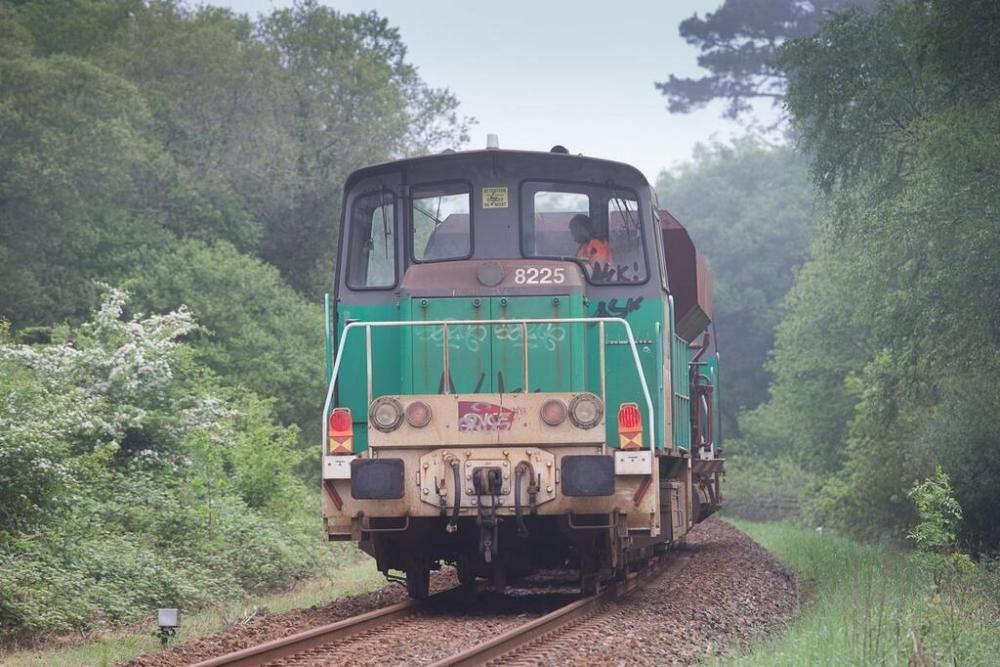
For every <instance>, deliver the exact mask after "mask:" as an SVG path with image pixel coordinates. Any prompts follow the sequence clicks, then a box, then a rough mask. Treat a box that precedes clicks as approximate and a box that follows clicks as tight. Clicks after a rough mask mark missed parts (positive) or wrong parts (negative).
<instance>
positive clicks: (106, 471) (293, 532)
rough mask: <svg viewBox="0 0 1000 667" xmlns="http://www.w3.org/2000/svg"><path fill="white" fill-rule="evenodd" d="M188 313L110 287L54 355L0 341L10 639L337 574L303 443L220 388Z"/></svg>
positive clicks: (0, 470)
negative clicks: (133, 305)
mask: <svg viewBox="0 0 1000 667" xmlns="http://www.w3.org/2000/svg"><path fill="white" fill-rule="evenodd" d="M196 329H197V324H196V322H195V319H194V317H193V315H192V314H191V313H190V312H188V310H187V309H185V308H180V309H177V310H175V311H173V312H170V313H167V314H164V315H142V314H128V312H127V295H126V294H125V293H123V292H121V291H118V290H114V289H108V290H107V294H106V297H105V299H104V301H103V303H102V305H101V306H100V308H99V309H98V310H97V311H96V312H95V313H94V314H93V316H92V318H91V319H90V321H88V322H87V323H85V324H83V325H81V326H80V327H78V328H75V329H70V328H64V329H62V330H60V331H58V332H57V335H56V336H55V340H54V342H52V343H50V344H45V345H34V346H27V345H18V344H14V343H13V342H12V341H11V340H10V336H9V334H7V332H6V331H5V330H0V638H2V637H3V636H4V635H7V636H9V635H12V634H17V633H22V632H25V631H33V630H46V631H50V630H71V629H72V630H78V629H84V628H87V627H90V626H93V625H95V624H100V623H104V622H109V621H110V622H127V621H131V620H133V619H134V618H136V617H137V616H141V615H143V614H146V613H149V611H150V610H151V609H154V608H155V607H157V606H165V605H166V606H174V605H178V606H182V607H185V608H188V609H190V608H191V607H193V606H197V605H199V604H202V603H208V602H210V601H212V600H215V599H218V598H220V597H227V596H238V595H240V594H243V593H245V592H247V591H252V590H259V589H266V588H270V587H275V586H279V585H285V584H288V583H289V582H291V581H293V580H295V579H298V578H302V577H306V576H311V575H313V574H315V573H316V572H318V571H320V570H322V569H325V568H326V567H328V566H330V564H331V554H332V551H331V550H330V549H329V547H327V546H326V545H324V544H323V543H322V541H321V540H320V539H319V537H320V535H319V523H318V520H317V519H316V518H315V517H316V516H317V515H318V502H317V501H316V500H315V495H311V494H309V493H307V492H306V490H305V488H304V485H303V484H302V482H301V481H300V480H299V479H298V478H297V477H296V475H295V474H294V470H295V466H296V465H297V464H298V463H299V462H300V460H301V456H302V455H301V453H300V451H299V450H297V449H296V448H295V443H296V440H297V434H298V431H297V429H295V428H294V427H291V428H288V427H283V426H281V425H279V424H277V423H276V422H275V421H274V419H273V417H272V404H273V401H272V400H270V399H262V398H260V397H258V396H256V395H255V394H253V393H250V392H247V391H245V390H242V389H235V388H231V387H224V386H222V385H220V384H219V382H218V380H217V379H216V378H215V377H214V375H213V374H212V373H211V372H210V371H208V370H206V369H205V368H203V367H201V366H200V365H199V364H198V363H197V361H196V358H195V356H194V355H193V354H192V353H191V351H190V349H189V347H188V344H187V343H185V336H187V335H189V334H191V333H192V332H194V331H195V330H196Z"/></svg>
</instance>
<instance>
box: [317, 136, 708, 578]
mask: <svg viewBox="0 0 1000 667" xmlns="http://www.w3.org/2000/svg"><path fill="white" fill-rule="evenodd" d="M339 249H340V250H339V261H338V262H337V275H336V284H335V298H334V300H333V303H334V307H333V308H331V304H330V299H329V297H328V298H327V319H326V322H327V337H326V341H327V353H326V356H327V381H328V391H327V395H326V401H325V405H324V411H323V426H324V433H325V436H326V437H325V442H324V451H323V462H322V465H323V475H322V477H323V489H324V494H323V517H324V526H325V530H326V533H327V535H328V537H329V539H331V540H352V541H355V542H357V543H358V544H359V545H360V547H361V548H362V549H363V550H364V551H366V552H367V553H369V554H371V555H372V556H373V557H374V558H375V559H376V560H377V564H378V568H379V569H380V570H381V571H382V572H385V573H386V575H387V576H389V573H390V571H391V570H397V571H401V572H404V573H405V575H406V582H407V588H408V591H409V593H410V595H411V596H413V597H423V596H426V595H427V591H428V583H429V573H430V571H431V570H432V569H434V568H436V567H439V566H440V564H442V563H452V564H455V565H456V566H457V569H458V573H459V578H460V579H461V580H462V581H463V582H465V583H468V582H471V581H473V580H474V579H475V578H477V577H486V578H489V579H490V580H491V581H492V582H493V585H494V586H498V587H502V586H503V585H504V583H505V582H506V581H508V580H511V579H514V578H517V577H521V576H523V575H525V574H528V573H530V572H532V571H534V570H537V569H539V568H547V567H561V566H565V565H566V564H567V563H569V564H571V565H572V566H573V567H576V568H578V569H579V571H580V576H581V582H582V586H583V587H584V588H585V589H593V588H595V587H596V586H597V585H598V584H599V582H600V581H601V580H602V579H605V578H608V577H613V576H623V575H624V574H625V573H626V572H627V571H628V569H629V568H630V567H632V566H633V565H634V564H636V563H639V562H641V561H642V560H643V559H645V558H647V557H648V556H649V555H650V554H652V553H653V552H655V551H657V550H662V549H666V548H668V547H669V545H670V544H671V543H674V542H676V541H678V540H680V539H682V538H683V536H684V535H685V533H686V532H687V531H688V530H689V529H690V528H691V526H692V525H693V524H694V523H695V522H697V521H699V520H701V519H702V518H704V517H705V516H707V515H708V514H710V513H711V512H712V511H714V510H715V509H716V508H718V506H719V504H720V502H721V495H720V489H719V477H720V475H721V473H722V471H723V459H722V456H721V449H720V447H719V442H718V433H719V428H718V415H719V410H718V404H719V400H720V396H719V391H718V385H719V382H718V379H719V355H718V354H717V352H716V350H715V343H714V340H715V337H714V336H713V335H712V333H713V332H712V327H713V325H712V321H711V281H710V278H709V274H708V272H707V270H706V269H705V266H704V264H703V263H702V261H701V258H700V257H699V255H698V253H697V251H696V250H695V248H694V245H693V244H692V243H691V240H690V238H689V237H688V235H687V232H686V231H685V230H684V229H683V227H682V226H681V225H680V224H679V223H678V222H677V221H676V220H675V219H674V218H673V217H672V216H670V214H669V213H667V212H666V211H663V210H660V209H659V208H658V204H657V201H656V193H655V191H654V190H653V188H652V187H650V185H649V183H648V182H647V181H646V179H645V178H644V177H643V176H642V174H641V173H640V172H639V171H638V170H636V169H635V168H633V167H630V166H628V165H625V164H621V163H617V162H610V161H606V160H599V159H593V158H589V157H582V156H573V155H569V154H568V153H567V152H566V151H565V149H562V148H561V147H556V148H554V149H553V150H552V151H550V152H548V153H541V152H527V151H507V150H499V149H486V150H479V151H468V152H457V153H456V152H445V153H442V154H438V155H431V156H426V157H419V158H412V159H406V160H399V161H396V162H390V163H386V164H381V165H376V166H372V167H367V168H364V169H361V170H359V171H356V172H354V173H353V174H352V175H351V176H350V177H349V178H348V180H347V183H346V185H345V192H344V208H343V214H342V223H341V232H340V244H339Z"/></svg>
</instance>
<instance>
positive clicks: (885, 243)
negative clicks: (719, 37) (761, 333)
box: [747, 0, 1000, 548]
mask: <svg viewBox="0 0 1000 667" xmlns="http://www.w3.org/2000/svg"><path fill="white" fill-rule="evenodd" d="M997 30H1000V10H998V8H997V6H996V3H993V2H986V1H977V2H959V1H957V0H955V1H948V2H935V3H923V2H909V1H903V0H897V1H896V2H886V3H883V4H880V5H879V6H878V8H877V9H876V10H874V11H873V12H871V13H864V12H860V11H850V12H845V13H843V14H841V15H838V16H836V17H834V18H833V19H831V20H830V21H829V22H828V23H827V24H826V25H825V26H824V27H823V28H822V29H821V31H820V32H819V33H818V34H817V35H816V36H813V37H806V38H802V39H800V40H796V41H794V42H791V43H789V44H787V45H786V46H784V47H783V48H782V53H781V56H780V58H779V61H778V62H779V65H780V66H781V67H782V68H783V69H784V71H785V72H786V73H787V74H788V76H789V82H790V83H789V89H788V96H787V103H788V107H789V109H790V111H791V112H792V114H793V117H794V123H795V127H796V131H797V132H798V133H799V136H800V137H801V143H802V146H803V147H804V149H805V150H807V151H808V152H809V153H810V154H811V155H812V170H813V175H814V179H815V181H816V182H817V184H818V185H820V186H821V187H822V189H823V191H824V192H825V193H826V202H827V207H826V210H827V215H826V216H825V224H824V225H823V226H822V227H821V230H822V235H821V238H820V240H819V241H818V242H817V244H816V246H815V247H814V256H815V257H816V259H815V262H814V263H813V264H812V265H810V266H809V267H807V269H806V270H805V271H804V272H803V279H802V280H801V281H800V282H799V283H798V284H797V285H796V287H795V288H794V289H793V295H794V296H793V298H790V300H789V312H788V315H787V316H786V318H785V319H784V320H783V322H782V323H781V325H779V329H778V332H779V333H778V342H777V346H776V349H775V355H774V362H773V366H772V367H773V369H774V372H775V382H774V385H773V387H772V391H771V393H772V399H771V401H770V403H769V404H768V405H767V406H766V408H762V409H761V410H762V411H763V413H762V414H765V415H766V416H769V418H773V420H774V421H771V422H770V423H769V427H768V432H772V433H773V432H775V431H779V432H781V431H783V432H785V433H789V434H793V435H794V434H797V433H801V432H802V429H801V428H798V429H797V428H796V427H795V422H796V421H799V420H805V421H807V422H809V421H812V422H813V423H816V424H823V425H824V427H825V428H824V429H822V430H823V431H824V433H822V434H820V433H816V434H814V436H813V437H811V438H791V440H793V441H795V442H793V443H791V444H790V445H789V446H790V447H792V448H793V450H794V449H795V448H799V454H800V455H801V456H802V457H803V458H805V459H806V460H808V459H810V458H811V459H812V460H813V461H814V463H815V467H816V468H817V469H819V470H823V471H825V473H826V474H827V475H828V477H827V479H828V482H827V485H826V489H825V493H824V494H823V499H822V502H821V506H822V509H823V510H824V511H825V513H826V519H828V520H829V522H830V523H833V524H835V525H836V524H839V525H841V526H843V527H845V528H848V529H851V530H853V531H855V532H859V533H864V534H869V535H871V534H879V533H882V532H886V531H888V532H891V533H893V534H895V535H900V536H901V535H903V534H904V533H905V532H906V530H907V528H908V525H909V524H910V523H912V522H913V521H915V520H916V516H915V514H914V510H913V508H912V506H910V504H909V503H907V502H906V496H905V492H906V490H907V489H909V488H911V487H912V486H913V484H914V483H915V482H916V481H918V480H920V479H923V478H925V477H927V476H929V475H932V474H933V473H934V470H935V466H936V465H939V464H940V465H941V467H942V469H943V470H944V472H945V473H947V474H948V475H949V476H950V478H951V479H952V481H953V484H954V490H955V496H956V499H957V500H958V502H959V503H960V504H961V506H962V507H963V508H964V509H965V510H966V516H967V517H969V520H968V521H966V522H963V525H962V526H961V528H960V535H961V537H962V539H965V540H966V541H968V542H970V543H975V544H976V545H978V546H979V547H982V548H990V547H995V545H997V544H1000V514H998V512H997V511H996V509H995V503H994V502H993V500H992V495H993V494H992V493H991V492H989V491H986V489H988V488H989V487H990V485H993V487H994V488H995V485H996V483H997V480H1000V444H998V443H1000V441H998V440H997V439H996V434H997V430H998V425H997V419H996V415H997V414H1000V393H998V392H997V389H996V381H995V378H996V377H998V376H1000V311H998V310H997V308H996V302H997V295H998V294H1000V262H998V261H997V257H1000V225H997V222H996V211H997V210H998V209H1000V188H998V186H997V183H998V175H1000V157H998V156H1000V113H998V112H1000V83H998V81H1000V43H998V42H997V41H996V40H995V39H994V38H993V37H991V36H992V35H995V34H997ZM823 378H825V380H824V379H823ZM818 380H819V381H818ZM824 414H825V415H826V418H825V420H820V419H818V418H817V416H819V415H824ZM831 418H832V421H831ZM761 419H762V420H763V417H761ZM764 421H768V420H764ZM751 426H752V425H751V424H749V423H748V424H747V429H748V430H750V431H752V430H753V428H751ZM751 435H753V434H751ZM831 437H834V438H835V440H832V441H831ZM802 447H806V448H809V449H815V450H816V453H815V454H813V455H812V456H811V457H810V456H809V454H807V453H806V452H805V451H803V450H802V449H801V448H802ZM831 450H833V451H835V455H831V454H829V453H825V452H829V451H831Z"/></svg>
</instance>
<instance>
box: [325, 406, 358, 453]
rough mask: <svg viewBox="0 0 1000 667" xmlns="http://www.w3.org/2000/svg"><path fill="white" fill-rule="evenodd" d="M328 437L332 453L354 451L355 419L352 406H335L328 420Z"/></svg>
mask: <svg viewBox="0 0 1000 667" xmlns="http://www.w3.org/2000/svg"><path fill="white" fill-rule="evenodd" d="M327 425H328V426H329V429H328V433H327V438H328V443H327V444H328V446H329V450H330V453H331V454H353V453H354V446H353V445H354V420H353V419H351V409H350V408H334V409H333V412H331V413H330V419H329V421H328V422H327Z"/></svg>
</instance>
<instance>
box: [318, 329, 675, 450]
mask: <svg viewBox="0 0 1000 667" xmlns="http://www.w3.org/2000/svg"><path fill="white" fill-rule="evenodd" d="M553 323H567V324H592V323H601V324H602V325H603V323H612V324H621V325H622V326H623V327H625V334H626V335H627V336H628V345H629V349H630V350H631V351H632V361H633V362H634V363H635V370H636V372H637V373H638V375H639V383H640V384H641V385H642V394H643V396H644V397H645V399H646V410H647V411H648V412H649V448H650V449H653V448H655V447H656V437H655V436H656V417H655V414H654V413H653V399H652V397H651V396H650V394H649V385H648V384H646V374H645V373H644V372H643V370H642V362H641V361H640V360H639V349H638V348H637V347H636V344H635V336H634V335H633V334H632V326H631V325H630V324H629V323H628V322H627V321H625V320H624V319H622V318H621V317H547V318H530V319H516V318H512V319H502V320H419V321H413V320H388V321H382V322H348V324H347V325H346V326H345V327H344V332H343V333H342V334H341V336H340V343H338V345H337V357H336V358H335V359H334V360H333V374H332V375H331V376H330V385H329V386H328V387H327V389H326V401H325V402H324V403H323V428H322V431H321V432H322V433H323V434H324V438H323V448H324V452H325V451H326V446H327V444H326V443H327V441H328V440H329V436H330V433H329V430H328V429H329V424H328V423H327V419H328V416H329V414H330V404H331V403H332V402H333V388H334V386H335V385H336V384H337V375H338V374H339V373H340V360H341V359H343V355H344V346H345V345H346V344H347V334H349V333H350V332H351V329H356V328H364V329H366V331H367V332H368V335H369V336H370V334H371V327H410V326H436V327H448V326H452V325H459V326H462V325H487V324H490V325H492V324H521V325H523V326H524V327H525V330H527V326H528V325H529V324H553ZM601 333H602V334H603V327H602V331H601ZM601 337H602V338H603V335H602V336H601ZM369 340H370V339H369ZM601 342H602V349H601V351H600V352H601V355H602V356H603V355H604V349H603V342H604V341H603V340H602V341H601ZM524 345H525V347H527V345H528V340H527V337H525V339H524ZM444 346H445V351H444V353H445V354H447V347H448V339H447V337H446V338H445V340H444ZM368 357H369V359H368V361H367V363H368V364H371V354H370V352H369V353H368ZM444 382H445V384H446V385H447V384H448V382H449V380H448V377H447V376H445V379H444ZM602 383H603V377H602ZM368 384H369V387H368V391H369V392H371V385H372V384H373V383H372V382H371V379H370V377H369V381H368ZM525 386H527V385H525ZM602 391H603V387H602ZM601 400H606V397H604V396H601ZM369 402H371V401H370V400H369Z"/></svg>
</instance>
